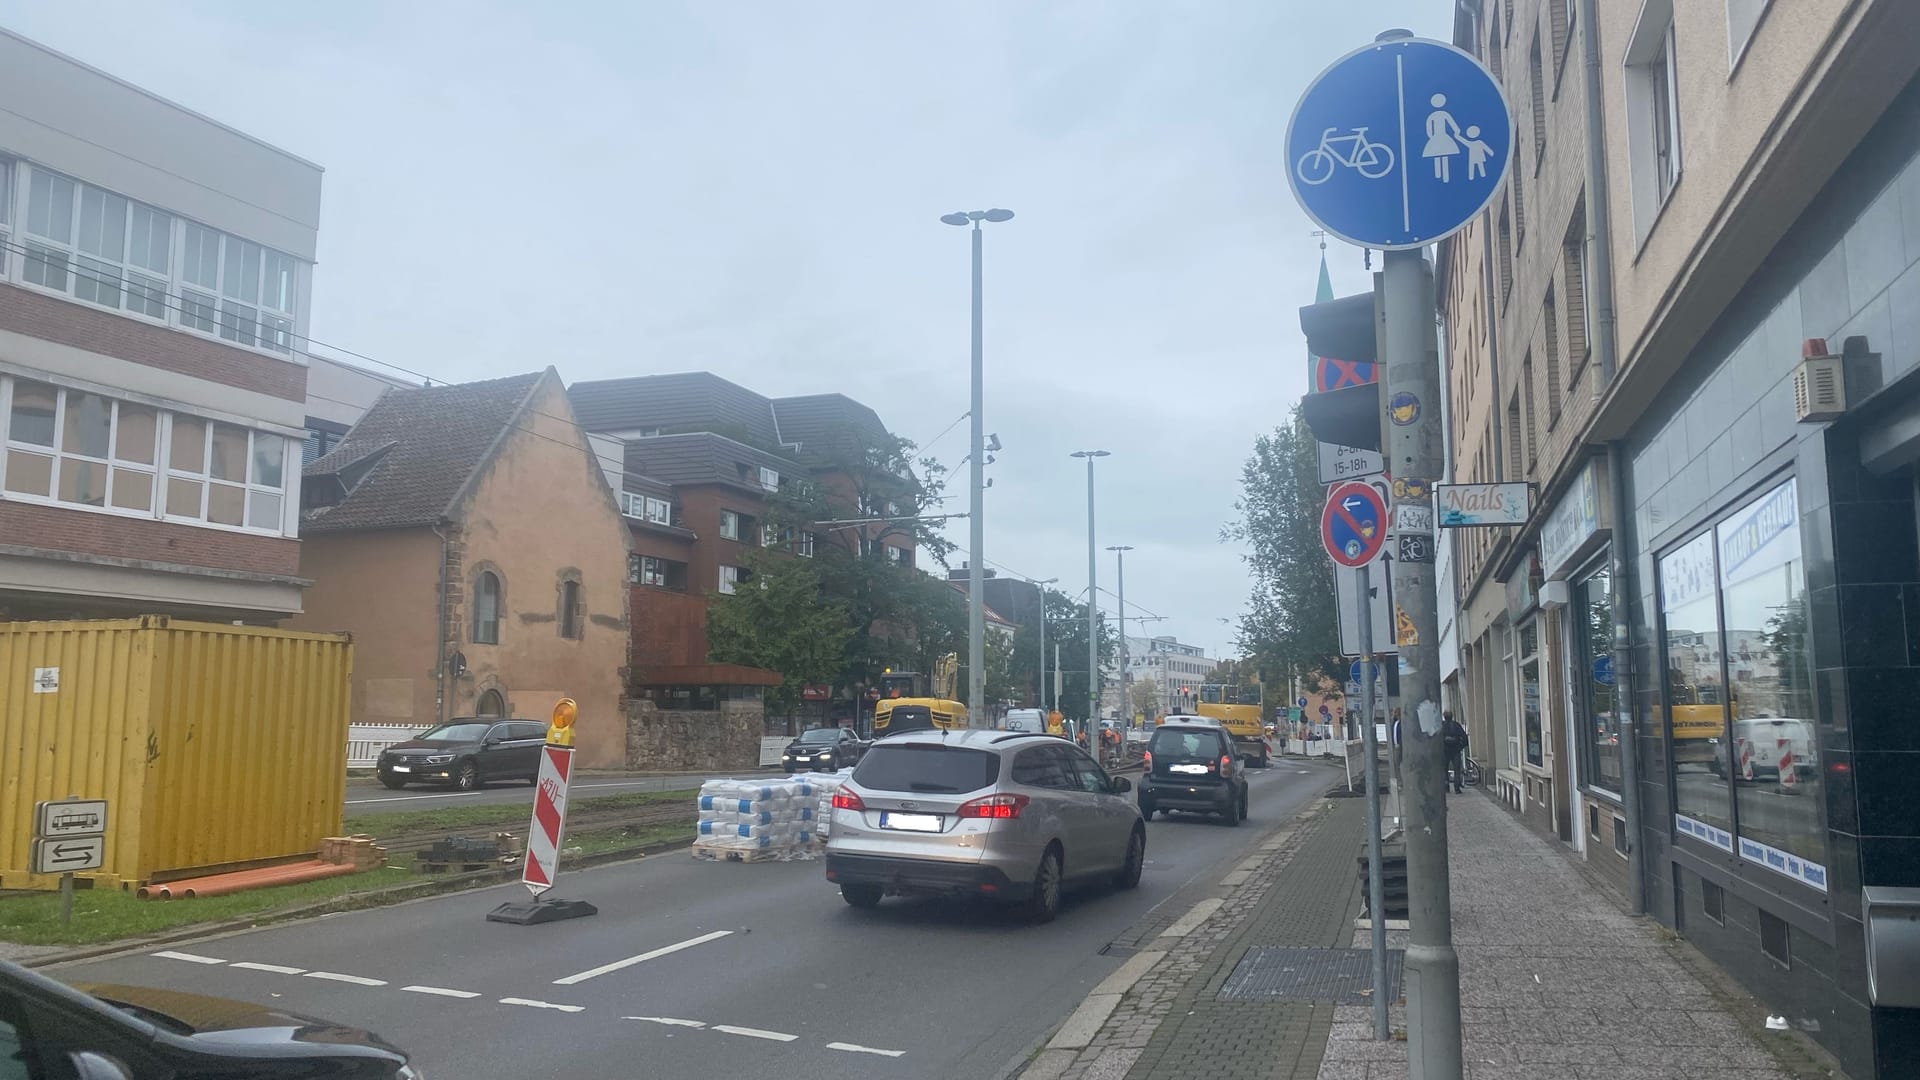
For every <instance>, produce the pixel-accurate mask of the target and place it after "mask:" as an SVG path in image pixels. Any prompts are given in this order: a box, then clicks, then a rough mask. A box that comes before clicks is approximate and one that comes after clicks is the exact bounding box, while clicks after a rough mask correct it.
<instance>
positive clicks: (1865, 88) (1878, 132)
mask: <svg viewBox="0 0 1920 1080" xmlns="http://www.w3.org/2000/svg"><path fill="white" fill-rule="evenodd" d="M1915 41H1920V5H1914V4H1911V3H1908V2H1905V0H1711V2H1706V0H1702V2H1694V0H1618V2H1614V0H1545V2H1541V0H1458V2H1457V3H1456V4H1455V43H1456V44H1458V45H1459V46H1461V47H1462V48H1465V49H1467V50H1469V51H1471V52H1472V53H1474V55H1476V56H1478V57H1480V58H1481V59H1482V61H1483V62H1484V63H1486V64H1487V66H1488V67H1489V68H1490V69H1492V70H1493V71H1495V72H1496V73H1497V74H1498V76H1499V77H1500V79H1501V81H1502V83H1503V85H1504V86H1505V88H1506V91H1507V96H1508V99H1509V102H1510V103H1511V105H1512V107H1513V109H1514V113H1515V127H1516V131H1517V133H1518V139H1517V146H1516V153H1515V161H1514V162H1513V163H1512V164H1513V168H1512V169H1511V175H1510V179H1509V181H1508V186H1507V189H1506V190H1505V191H1504V192H1503V193H1502V194H1501V195H1500V196H1498V197H1496V199H1495V201H1494V202H1493V204H1492V205H1491V206H1490V207H1489V209H1488V210H1487V211H1486V212H1485V213H1484V214H1483V215H1482V217H1481V218H1480V220H1479V221H1477V222H1476V223H1475V225H1474V226H1473V227H1471V228H1469V229H1467V230H1465V231H1463V232H1461V233H1459V234H1457V235H1456V236H1454V237H1453V238H1452V239H1451V240H1449V241H1448V242H1447V243H1446V244H1444V245H1442V248H1441V250H1440V252H1439V273H1440V275H1441V291H1440V293H1439V297H1440V303H1441V306H1442V309H1443V310H1442V314H1443V316H1444V318H1445V320H1446V326H1447V337H1448V353H1447V363H1448V375H1449V379H1450V382H1449V386H1450V389H1451V393H1452V396H1453V401H1452V403H1451V404H1452V410H1453V415H1454V416H1455V417H1456V424H1455V427H1454V441H1453V446H1452V453H1453V464H1454V469H1455V472H1456V475H1457V476H1458V478H1459V479H1462V480H1481V481H1499V480H1508V481H1524V482H1527V483H1530V484H1532V485H1533V489H1534V490H1533V502H1532V512H1531V515H1530V518H1529V521H1528V524H1527V525H1526V526H1524V527H1521V528H1515V529H1507V530H1462V531H1460V532H1457V533H1455V534H1454V535H1453V537H1452V543H1453V544H1454V545H1455V548H1454V554H1455V557H1456V558H1457V559H1458V567H1459V572H1458V574H1457V579H1456V580H1457V582H1458V586H1457V593H1458V595H1457V598H1456V599H1457V601H1458V604H1459V610H1458V613H1457V619H1458V625H1459V634H1460V641H1461V648H1462V658H1461V665H1462V674H1463V678H1462V683H1463V688H1464V692H1465V695H1466V707H1467V709H1468V712H1469V718H1470V720H1471V721H1472V725H1473V728H1474V735H1475V745H1476V748H1477V749H1476V753H1477V754H1479V755H1481V756H1482V757H1483V759H1484V760H1485V761H1486V762H1487V764H1488V766H1489V768H1488V770H1487V773H1488V776H1489V777H1490V780H1491V782H1490V783H1489V785H1488V787H1489V790H1490V792H1491V793H1495V794H1497V795H1498V796H1500V797H1501V798H1503V799H1504V800H1505V801H1506V802H1507V804H1508V805H1509V806H1510V807H1513V808H1514V809H1515V811H1516V812H1517V813H1519V814H1520V815H1521V817H1522V818H1523V819H1524V820H1528V821H1529V822H1531V823H1532V824H1534V825H1535V827H1537V828H1539V829H1541V830H1543V831H1545V832H1548V833H1549V834H1550V835H1554V836H1557V837H1559V838H1561V839H1562V840H1564V841H1565V842H1566V843H1567V844H1568V845H1569V846H1571V847H1572V848H1574V849H1576V850H1578V851H1579V852H1581V853H1582V855H1583V857H1585V858H1586V859H1587V860H1588V861H1589V863H1591V864H1593V865H1594V866H1596V867H1599V868H1601V869H1604V870H1605V871H1606V872H1607V873H1608V874H1609V875H1610V876H1612V878H1613V879H1614V880H1615V881H1616V882H1618V883H1619V884H1620V885H1622V887H1623V890H1624V893H1625V897H1626V900H1627V902H1628V904H1629V905H1630V906H1632V907H1633V908H1634V909H1635V910H1644V911H1646V912H1647V913H1648V914H1650V915H1652V916H1654V917H1655V918H1657V919H1659V920H1660V921H1661V922H1662V923H1663V924H1665V925H1666V926H1669V927H1671V928H1672V929H1674V930H1675V931H1677V932H1678V933H1680V934H1682V935H1683V936H1685V937H1686V938H1688V939H1689V940H1690V941H1691V942H1693V943H1694V944H1695V945H1697V946H1698V947H1699V948H1701V949H1702V950H1703V951H1704V952H1706V953H1707V954H1708V955H1709V956H1711V957H1712V958H1713V959H1714V960H1715V961H1716V962H1718V963H1720V964H1721V965H1723V966H1724V967H1725V968H1726V969H1727V970H1728V971H1729V972H1730V973H1731V974H1733V975H1734V976H1735V977H1736V978H1738V979H1739V980H1740V981H1741V982H1742V983H1743V984H1744V985H1745V986H1746V988H1747V989H1749V990H1750V991H1751V992H1752V993H1754V994H1755V995H1756V996H1758V997H1759V998H1760V999H1761V1000H1762V1001H1764V1002H1765V1003H1766V1005H1767V1007H1768V1008H1769V1010H1770V1011H1772V1012H1777V1013H1780V1014H1782V1015H1784V1016H1786V1017H1787V1018H1788V1020H1789V1022H1791V1023H1793V1024H1794V1025H1795V1026H1796V1027H1800V1028H1803V1029H1805V1030H1808V1031H1810V1032H1812V1033H1814V1035H1815V1037H1816V1038H1818V1039H1819V1040H1820V1041H1821V1042H1822V1043H1824V1044H1825V1045H1826V1046H1827V1047H1828V1049H1830V1050H1831V1051H1832V1052H1833V1053H1834V1054H1835V1055H1836V1056H1837V1057H1838V1058H1839V1059H1840V1061H1841V1063H1842V1064H1843V1065H1844V1066H1845V1068H1846V1069H1847V1071H1848V1072H1849V1074H1850V1075H1853V1076H1855V1077H1857V1078H1865V1077H1893V1076H1902V1075H1909V1074H1910V1073H1909V1071H1910V1069H1911V1067H1912V1060H1913V1058H1912V1049H1911V1048H1912V1047H1913V1046H1915V1045H1916V1044H1917V1043H1916V1040H1920V1008H1916V1006H1920V1002H1912V1001H1904V1000H1901V999H1900V998H1899V997H1898V996H1897V995H1895V994H1893V993H1892V991H1891V990H1890V989H1888V987H1887V984H1886V983H1885V981H1884V980H1882V981H1881V982H1880V983H1878V984H1872V983H1870V980H1869V978H1868V975H1867V971H1868V954H1869V952H1870V951H1873V952H1874V962H1875V963H1876V964H1877V965H1880V966H1881V967H1882V970H1888V969H1889V967H1888V966H1889V965H1899V966H1903V967H1910V966H1911V965H1914V964H1917V963H1920V956H1914V955H1910V954H1908V953H1907V952H1904V951H1902V950H1901V948H1900V947H1899V946H1897V945H1891V944H1889V939H1888V938H1887V937H1886V936H1885V935H1884V934H1883V935H1880V936H1878V937H1877V938H1876V937H1875V936H1874V935H1873V934H1871V933H1870V928H1871V927H1873V926H1875V925H1878V924H1879V923H1880V921H1881V920H1883V919H1885V918H1888V917H1889V914H1888V913H1889V912H1891V911H1893V910H1894V909H1893V908H1892V907H1890V906H1889V905H1890V903H1891V902H1892V900H1893V899H1894V898H1897V896H1898V894H1897V893H1890V892H1888V891H1887V890H1890V889H1901V888H1914V887H1920V787H1917V786H1916V785H1914V784H1913V782H1912V779H1911V771H1912V770H1911V765H1912V764H1914V763H1915V762H1916V761H1920V734H1916V729H1915V727H1914V725H1913V724H1912V723H1911V721H1910V718H1911V716H1912V705H1911V702H1912V701H1913V700H1915V698H1916V695H1920V525H1917V524H1916V522H1917V521H1920V513H1917V508H1916V497H1915V492H1916V469H1915V462H1916V461H1917V460H1920V374H1916V373H1915V372H1916V369H1920V82H1917V81H1916V73H1920V51H1916V50H1915V49H1914V48H1913V44H1914V42H1915ZM1596 91H1597V92H1596ZM1590 103H1591V104H1594V105H1597V108H1595V109H1593V110H1591V111H1589V108H1588V106H1589V104H1590ZM1623 705H1626V706H1630V708H1623V707H1622V706H1623ZM1875 942H1877V943H1878V944H1877V946H1876V945H1875V944H1874V943H1875Z"/></svg>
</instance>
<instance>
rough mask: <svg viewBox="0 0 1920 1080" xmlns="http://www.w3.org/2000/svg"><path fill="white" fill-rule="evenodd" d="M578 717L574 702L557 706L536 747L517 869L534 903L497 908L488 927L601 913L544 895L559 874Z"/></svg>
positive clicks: (566, 700)
mask: <svg viewBox="0 0 1920 1080" xmlns="http://www.w3.org/2000/svg"><path fill="white" fill-rule="evenodd" d="M579 713H580V707H579V706H578V705H576V704H575V703H574V700H573V699H572V698H561V699H560V700H559V701H558V702H557V703H555V705H554V706H553V723H552V725H551V726H549V727H548V728H547V744H546V745H545V746H543V747H541V748H540V777H539V780H538V781H537V783H536V784H535V786H534V796H533V820H532V822H531V823H530V824H529V825H528V826H527V858H526V862H525V863H524V864H523V865H522V867H521V870H520V883H521V884H523V885H525V886H526V887H527V891H528V892H530V893H532V894H533V899H531V900H522V901H514V900H510V901H508V902H506V903H504V904H501V905H500V906H499V907H497V908H494V909H493V910H492V911H489V912H487V921H488V922H503V923H513V924H514V925H516V926H533V925H536V924H539V923H549V922H557V921H559V920H561V919H577V918H580V917H582V916H585V915H598V914H599V913H600V909H599V908H596V907H594V906H593V905H592V904H589V903H587V902H586V901H585V900H558V899H555V898H553V897H550V896H548V895H547V893H548V892H549V891H551V890H552V888H553V881H554V878H556V877H558V876H559V872H560V840H561V837H562V836H564V835H565V833H566V825H567V783H568V781H569V779H570V778H571V777H572V774H573V724H574V721H575V720H576V719H577V718H578V717H579Z"/></svg>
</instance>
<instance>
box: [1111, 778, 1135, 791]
mask: <svg viewBox="0 0 1920 1080" xmlns="http://www.w3.org/2000/svg"><path fill="white" fill-rule="evenodd" d="M1109 790H1111V791H1112V792H1113V793H1114V794H1115V795H1125V794H1126V793H1127V792H1129V791H1132V790H1133V781H1131V780H1129V779H1127V778H1126V777H1124V776H1116V777H1114V778H1113V781H1112V783H1111V785H1110V787H1109Z"/></svg>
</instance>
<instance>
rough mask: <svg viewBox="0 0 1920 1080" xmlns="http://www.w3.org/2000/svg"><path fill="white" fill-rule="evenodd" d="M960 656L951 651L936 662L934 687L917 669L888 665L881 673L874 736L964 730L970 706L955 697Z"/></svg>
mask: <svg viewBox="0 0 1920 1080" xmlns="http://www.w3.org/2000/svg"><path fill="white" fill-rule="evenodd" d="M959 673H960V657H959V655H958V654H957V653H948V654H947V655H945V656H943V657H941V658H940V659H939V660H937V661H935V662H934V665H933V680H932V681H933V687H932V690H931V692H929V690H928V687H927V680H926V678H925V677H924V676H922V675H921V674H920V673H919V672H917V671H895V670H893V669H892V668H888V669H886V671H884V672H882V673H881V675H880V700H879V701H876V702H874V705H873V737H874V738H876V739H884V738H886V737H887V736H889V735H899V734H901V733H902V732H908V731H964V730H965V729H966V726H967V707H966V706H965V705H963V704H961V703H960V702H959V701H956V700H954V696H953V684H954V680H955V677H956V676H957V675H958V674H959Z"/></svg>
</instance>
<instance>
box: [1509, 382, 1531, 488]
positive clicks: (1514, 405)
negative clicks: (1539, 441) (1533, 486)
mask: <svg viewBox="0 0 1920 1080" xmlns="http://www.w3.org/2000/svg"><path fill="white" fill-rule="evenodd" d="M1520 439H1521V435H1520V391H1519V390H1515V391H1514V392H1513V396H1512V397H1511V398H1509V399H1507V476H1506V478H1507V479H1509V480H1518V479H1520V478H1521V477H1522V476H1524V475H1525V474H1526V471H1527V468H1526V462H1524V461H1522V460H1521V458H1520V446H1521V442H1520Z"/></svg>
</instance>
